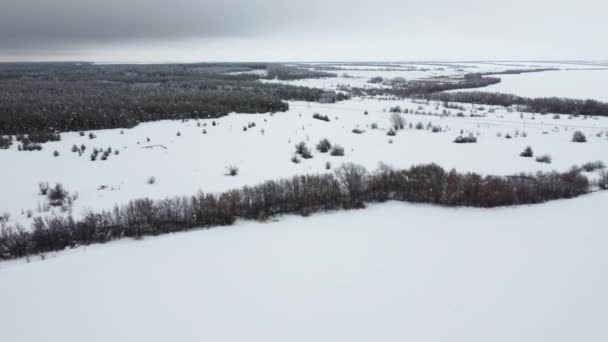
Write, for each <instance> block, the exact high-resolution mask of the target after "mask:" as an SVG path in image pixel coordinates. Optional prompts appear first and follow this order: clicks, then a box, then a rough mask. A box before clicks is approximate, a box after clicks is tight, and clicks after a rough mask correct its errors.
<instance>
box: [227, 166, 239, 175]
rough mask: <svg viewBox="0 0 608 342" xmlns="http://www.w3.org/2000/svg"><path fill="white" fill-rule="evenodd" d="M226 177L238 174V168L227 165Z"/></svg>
mask: <svg viewBox="0 0 608 342" xmlns="http://www.w3.org/2000/svg"><path fill="white" fill-rule="evenodd" d="M226 171H227V172H226V176H232V177H234V176H236V175H238V174H239V168H238V167H236V166H234V165H228V166H226Z"/></svg>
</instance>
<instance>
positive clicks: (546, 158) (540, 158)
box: [536, 154, 552, 164]
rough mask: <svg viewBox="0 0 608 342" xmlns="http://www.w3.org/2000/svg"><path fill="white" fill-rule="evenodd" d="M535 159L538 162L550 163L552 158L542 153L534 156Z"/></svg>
mask: <svg viewBox="0 0 608 342" xmlns="http://www.w3.org/2000/svg"><path fill="white" fill-rule="evenodd" d="M536 161H537V162H539V163H545V164H551V162H552V159H551V156H550V155H548V154H543V155H542V156H538V157H536Z"/></svg>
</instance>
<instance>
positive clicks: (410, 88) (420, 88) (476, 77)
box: [352, 73, 500, 98]
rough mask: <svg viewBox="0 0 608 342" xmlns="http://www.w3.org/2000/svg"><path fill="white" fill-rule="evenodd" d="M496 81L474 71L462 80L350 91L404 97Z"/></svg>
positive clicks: (424, 82)
mask: <svg viewBox="0 0 608 342" xmlns="http://www.w3.org/2000/svg"><path fill="white" fill-rule="evenodd" d="M496 83H500V78H496V77H483V76H482V74H479V73H475V74H466V75H465V77H464V78H463V79H462V80H459V81H456V82H453V81H444V80H424V81H422V80H419V81H407V82H405V83H403V84H400V85H398V86H393V87H391V88H365V89H363V88H356V89H353V90H352V93H353V95H358V96H363V95H370V96H377V95H390V96H396V97H400V98H405V97H410V96H412V95H419V94H431V93H437V92H442V91H446V90H455V89H471V88H481V87H486V86H489V85H492V84H496Z"/></svg>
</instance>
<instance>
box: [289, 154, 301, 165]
mask: <svg viewBox="0 0 608 342" xmlns="http://www.w3.org/2000/svg"><path fill="white" fill-rule="evenodd" d="M301 161H302V159H300V157H298V155H297V154H294V155H293V157H291V162H292V163H294V164H300V162H301Z"/></svg>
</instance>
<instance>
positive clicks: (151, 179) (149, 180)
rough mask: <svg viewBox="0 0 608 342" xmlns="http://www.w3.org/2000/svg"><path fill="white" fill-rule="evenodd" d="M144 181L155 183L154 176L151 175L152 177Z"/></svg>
mask: <svg viewBox="0 0 608 342" xmlns="http://www.w3.org/2000/svg"><path fill="white" fill-rule="evenodd" d="M146 183H148V184H150V185H152V184H156V177H154V176H152V177H150V178H148V181H147V182H146Z"/></svg>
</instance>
